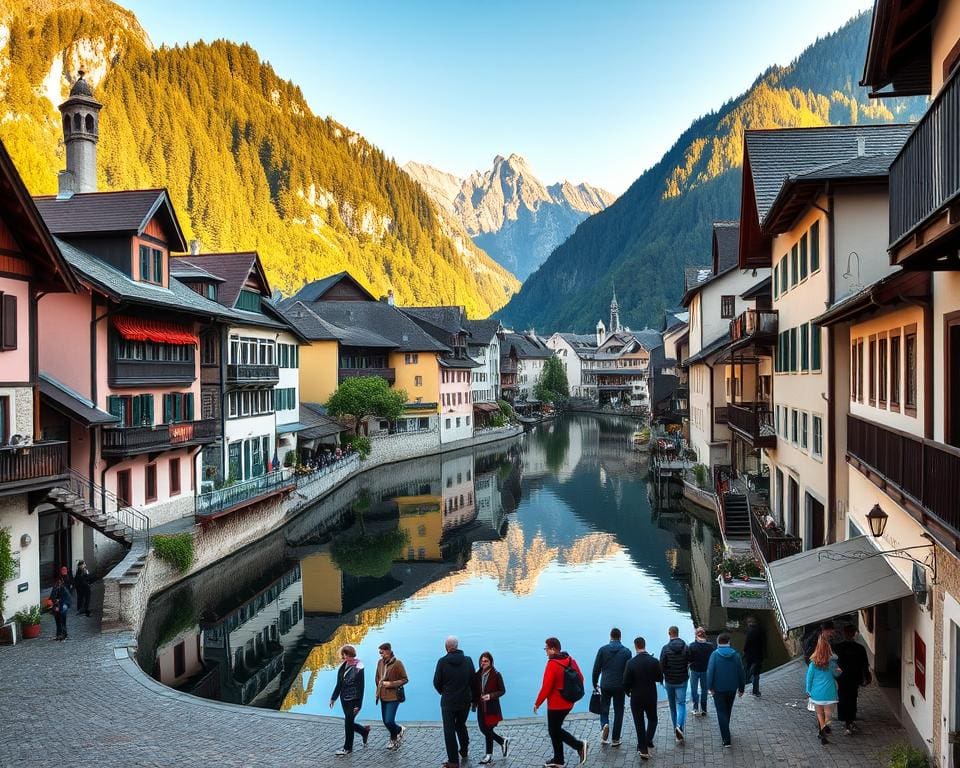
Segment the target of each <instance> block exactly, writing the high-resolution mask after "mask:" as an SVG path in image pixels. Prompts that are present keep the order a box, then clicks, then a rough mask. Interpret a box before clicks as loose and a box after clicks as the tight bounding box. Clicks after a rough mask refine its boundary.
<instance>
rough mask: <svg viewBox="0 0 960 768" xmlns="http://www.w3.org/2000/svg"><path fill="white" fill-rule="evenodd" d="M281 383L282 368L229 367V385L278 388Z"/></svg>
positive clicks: (237, 365)
mask: <svg viewBox="0 0 960 768" xmlns="http://www.w3.org/2000/svg"><path fill="white" fill-rule="evenodd" d="M279 381H280V368H279V366H276V365H251V364H247V363H234V364H232V365H228V366H227V384H232V385H241V386H243V385H250V386H253V385H256V386H265V387H266V386H276V385H277V384H278V383H279Z"/></svg>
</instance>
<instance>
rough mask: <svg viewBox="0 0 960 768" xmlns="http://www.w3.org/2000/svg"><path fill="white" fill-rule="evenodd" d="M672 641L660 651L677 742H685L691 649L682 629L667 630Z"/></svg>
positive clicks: (671, 628)
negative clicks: (684, 639) (681, 631)
mask: <svg viewBox="0 0 960 768" xmlns="http://www.w3.org/2000/svg"><path fill="white" fill-rule="evenodd" d="M667 635H668V636H669V637H670V642H669V643H667V644H666V645H665V646H663V650H662V651H660V668H661V669H662V670H663V687H664V688H666V689H667V703H668V704H669V705H670V719H671V720H672V721H673V732H674V734H675V735H676V737H677V744H683V726H684V725H685V724H686V720H687V681H688V680H689V679H690V672H689V666H690V650H689V648H687V644H686V643H685V642H684V641H683V640H681V639H680V630H679V629H678V628H677V627H670V628H669V629H668V630H667Z"/></svg>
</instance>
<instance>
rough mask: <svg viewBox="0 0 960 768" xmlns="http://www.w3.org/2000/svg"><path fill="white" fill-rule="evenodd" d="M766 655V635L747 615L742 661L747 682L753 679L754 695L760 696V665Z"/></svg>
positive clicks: (752, 691)
mask: <svg viewBox="0 0 960 768" xmlns="http://www.w3.org/2000/svg"><path fill="white" fill-rule="evenodd" d="M766 655H767V636H766V633H765V632H764V631H763V627H761V626H760V623H759V622H758V621H757V620H756V619H755V618H754V617H753V616H748V617H747V637H746V639H745V640H744V642H743V663H744V665H746V669H747V682H748V683H749V682H750V681H751V680H752V681H753V689H752V690H751V691H750V692H751V693H752V694H753V695H754V696H760V667H762V666H763V659H764V657H765V656H766Z"/></svg>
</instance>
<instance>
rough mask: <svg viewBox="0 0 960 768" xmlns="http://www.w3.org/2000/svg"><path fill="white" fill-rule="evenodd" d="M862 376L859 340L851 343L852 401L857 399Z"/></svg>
mask: <svg viewBox="0 0 960 768" xmlns="http://www.w3.org/2000/svg"><path fill="white" fill-rule="evenodd" d="M859 376H860V358H859V357H858V356H857V342H856V341H853V342H852V343H851V344H850V401H851V402H855V401H856V400H857V382H858V381H859Z"/></svg>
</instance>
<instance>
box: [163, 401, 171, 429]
mask: <svg viewBox="0 0 960 768" xmlns="http://www.w3.org/2000/svg"><path fill="white" fill-rule="evenodd" d="M172 397H173V395H164V396H163V423H164V424H169V423H170V416H171V414H172V413H173V407H172V404H171V402H170V398H172Z"/></svg>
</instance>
